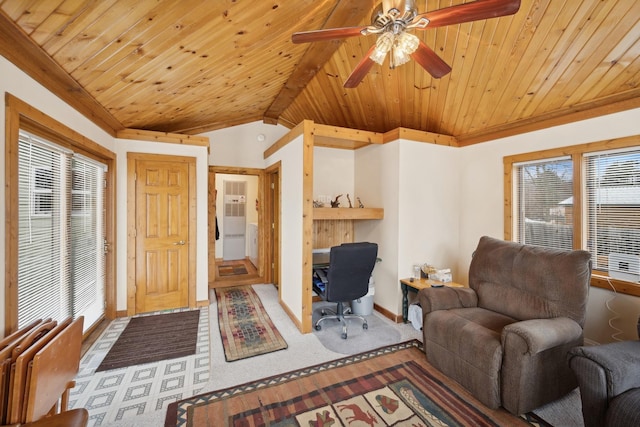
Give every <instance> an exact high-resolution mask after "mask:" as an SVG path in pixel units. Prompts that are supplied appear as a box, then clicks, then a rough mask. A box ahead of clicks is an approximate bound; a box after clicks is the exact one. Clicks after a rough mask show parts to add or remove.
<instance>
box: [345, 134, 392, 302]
mask: <svg viewBox="0 0 640 427" xmlns="http://www.w3.org/2000/svg"><path fill="white" fill-rule="evenodd" d="M355 154H356V156H355V191H356V193H357V194H359V195H360V198H361V200H362V203H363V204H364V206H365V207H369V208H383V209H384V219H382V220H366V221H356V222H355V227H354V228H355V230H354V232H355V240H356V241H367V242H373V243H377V244H378V258H380V259H381V260H382V261H381V262H380V263H378V264H376V266H375V268H374V269H373V278H374V280H375V296H374V302H375V303H376V304H378V305H379V306H380V307H383V308H385V309H387V310H389V311H390V312H392V313H398V310H397V306H398V301H399V300H398V295H399V293H398V292H399V284H398V239H399V237H398V228H399V227H398V223H399V210H398V206H399V200H400V198H399V196H400V194H399V191H398V188H399V186H400V184H399V182H400V175H399V168H400V166H399V165H400V163H399V162H400V144H399V143H398V142H392V143H388V144H384V145H369V146H367V147H363V148H360V149H358V150H356V153H355Z"/></svg>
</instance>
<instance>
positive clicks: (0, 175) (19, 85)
mask: <svg viewBox="0 0 640 427" xmlns="http://www.w3.org/2000/svg"><path fill="white" fill-rule="evenodd" d="M6 93H10V94H12V95H14V96H15V97H17V98H19V99H21V100H22V101H24V102H26V103H27V104H29V105H31V106H32V107H34V108H36V109H38V110H40V111H42V112H43V113H45V114H47V115H48V116H49V117H52V118H54V119H55V120H57V121H58V122H60V123H62V124H64V125H65V126H67V127H69V128H71V129H73V130H75V131H76V132H78V133H80V134H82V135H84V136H85V137H87V138H89V139H91V140H92V141H94V142H96V143H98V144H100V145H102V146H104V147H106V148H108V149H109V150H113V145H114V141H113V138H112V137H111V136H110V135H109V134H108V133H106V132H105V131H103V130H102V129H100V128H99V127H98V126H96V125H95V124H93V123H92V122H91V121H89V120H88V119H87V118H86V117H84V116H83V115H82V114H80V113H78V112H77V111H76V110H74V109H73V108H71V107H70V106H68V105H67V104H66V103H64V102H63V101H62V100H61V99H60V98H58V97H57V96H55V95H53V94H52V93H51V92H49V91H48V90H47V89H45V88H44V87H43V86H41V85H40V84H38V83H37V82H36V81H34V80H33V79H31V78H30V77H29V76H27V75H26V74H25V73H23V72H22V71H21V70H20V69H18V68H17V67H16V66H14V65H13V64H12V63H11V62H9V61H7V60H6V59H5V58H4V57H2V56H0V94H2V101H1V102H0V135H2V138H3V140H4V137H5V118H6V112H5V102H4V100H5V94H6ZM0 200H2V205H3V206H4V203H5V149H4V144H3V147H2V149H1V150H0ZM0 224H3V225H2V226H1V227H0V241H1V242H5V227H4V224H5V210H4V208H3V209H0ZM0 258H1V259H6V256H5V245H4V243H2V244H0ZM0 283H1V284H2V289H3V290H4V287H5V263H4V262H3V263H2V264H0ZM4 296H5V293H4V291H2V292H0V331H2V330H4V317H5V316H4V307H5V299H4Z"/></svg>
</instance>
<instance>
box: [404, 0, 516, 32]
mask: <svg viewBox="0 0 640 427" xmlns="http://www.w3.org/2000/svg"><path fill="white" fill-rule="evenodd" d="M519 9H520V0H476V1H474V2H470V3H464V4H459V5H456V6H450V7H445V8H443V9H438V10H434V11H433V12H425V13H423V14H420V15H418V16H416V18H415V19H414V20H413V22H417V21H418V20H419V19H420V18H427V19H428V20H429V25H427V26H426V27H424V28H416V29H426V28H434V27H444V26H447V25H454V24H462V23H464V22H472V21H479V20H481V19H489V18H497V17H499V16H506V15H513V14H514V13H516V12H517V11H518V10H519Z"/></svg>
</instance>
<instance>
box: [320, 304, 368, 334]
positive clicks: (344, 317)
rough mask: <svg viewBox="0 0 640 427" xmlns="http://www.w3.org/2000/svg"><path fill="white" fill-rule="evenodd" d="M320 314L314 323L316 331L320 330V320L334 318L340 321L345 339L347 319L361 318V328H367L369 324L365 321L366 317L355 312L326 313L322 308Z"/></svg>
mask: <svg viewBox="0 0 640 427" xmlns="http://www.w3.org/2000/svg"><path fill="white" fill-rule="evenodd" d="M322 316H323V317H321V318H320V319H318V321H317V322H316V324H315V328H316V331H320V330H322V322H323V321H324V320H327V319H336V320H339V321H340V323H342V334H341V336H342V339H345V340H346V339H347V319H360V320H362V329H365V330H367V329H369V324H368V323H367V319H365V318H364V317H362V316H359V315H357V314H343V315H342V316H340V315H338V314H329V315H326V314H325V312H324V310H323V312H322Z"/></svg>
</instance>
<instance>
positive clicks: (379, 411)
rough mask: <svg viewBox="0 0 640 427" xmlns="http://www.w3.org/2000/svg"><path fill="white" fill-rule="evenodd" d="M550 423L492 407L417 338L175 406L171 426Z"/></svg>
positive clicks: (168, 418) (169, 416)
mask: <svg viewBox="0 0 640 427" xmlns="http://www.w3.org/2000/svg"><path fill="white" fill-rule="evenodd" d="M187 425H188V426H222V425H225V426H258V425H270V426H276V427H284V426H287V427H288V426H305V427H306V426H340V425H342V426H347V425H348V426H354V425H357V426H360V425H367V426H399V425H403V426H404V425H406V426H416V427H418V426H425V427H426V426H493V427H498V426H531V425H534V426H548V424H547V423H545V422H544V421H542V420H540V419H537V418H535V416H534V415H527V416H526V417H525V416H523V417H515V416H513V415H511V414H510V413H508V412H506V411H505V410H504V409H502V408H499V409H496V410H492V409H489V408H486V407H485V406H484V405H482V404H481V403H480V402H478V401H477V400H476V399H475V398H474V397H473V396H471V395H470V394H469V393H468V392H467V391H466V390H464V389H463V388H462V387H461V386H460V385H458V384H457V383H455V382H453V381H451V380H449V379H448V378H447V377H446V376H444V375H443V374H441V373H440V372H439V371H438V370H436V369H435V368H433V367H431V365H429V363H428V362H427V360H426V358H425V356H424V352H423V351H422V349H421V343H420V342H419V341H416V340H413V341H408V342H405V343H401V344H396V345H392V346H387V347H382V348H380V349H377V350H373V351H370V352H367V353H360V354H357V355H354V356H349V357H345V358H342V359H338V360H335V361H332V362H328V363H324V364H321V365H316V366H312V367H309V368H305V369H302V370H299V371H294V372H290V373H287V374H283V375H280V376H275V377H271V378H265V379H262V380H258V381H255V382H251V383H247V384H243V385H240V386H236V387H232V388H228V389H224V390H220V391H215V392H211V393H205V394H200V395H198V396H194V397H192V398H189V399H185V400H182V401H178V402H175V403H172V404H170V405H169V407H168V409H167V416H166V419H165V427H168V426H171V427H173V426H187Z"/></svg>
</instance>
